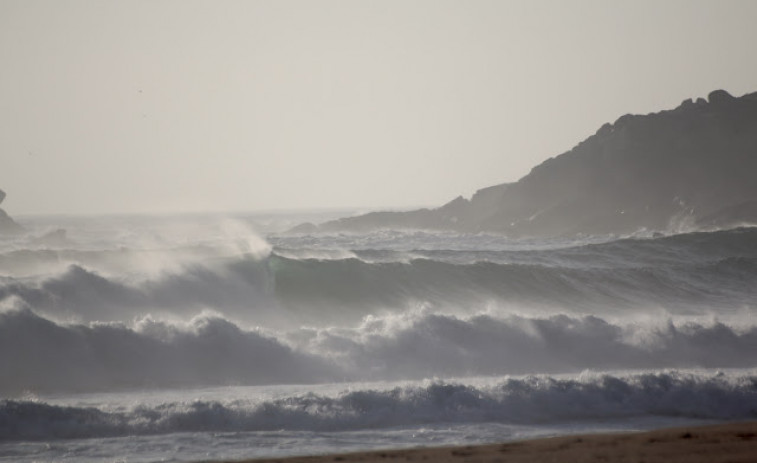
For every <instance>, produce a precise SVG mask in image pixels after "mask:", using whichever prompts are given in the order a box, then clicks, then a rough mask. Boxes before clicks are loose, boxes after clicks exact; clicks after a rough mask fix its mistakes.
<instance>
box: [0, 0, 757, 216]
mask: <svg viewBox="0 0 757 463" xmlns="http://www.w3.org/2000/svg"><path fill="white" fill-rule="evenodd" d="M756 20H757V1H752V0H746V1H722V0H718V1H715V0H713V1H693V0H681V1H671V0H665V1H663V0H654V1H639V0H633V1H631V0H629V1H624V2H613V1H608V0H599V1H566V0H559V1H541V2H540V1H533V0H530V1H476V0H464V1H440V0H429V1H421V0H402V1H390V0H380V1H357V0H346V1H315V0H304V1H282V0H275V1H274V0H272V1H191V0H177V1H161V0H151V1H106V0H91V1H75V0H66V1H59V0H49V1H34V0H20V1H8V0H0V63H2V68H0V188H2V189H4V190H5V191H6V192H7V193H8V197H7V198H6V200H5V202H4V203H3V207H4V208H5V209H6V211H8V212H9V213H10V214H25V213H55V212H59V213H100V212H114V213H121V212H166V211H225V210H229V211H245V210H271V209H288V208H311V207H319V208H337V207H363V208H373V207H408V206H416V205H441V204H442V203H444V202H446V201H448V200H451V199H452V198H454V197H455V196H457V195H460V194H462V195H465V196H469V195H470V194H472V193H473V192H474V191H475V190H477V189H478V188H482V187H486V186H489V185H493V184H497V183H502V182H506V181H514V180H517V179H518V178H520V177H522V176H523V175H525V174H526V173H528V171H529V170H530V168H531V167H533V166H534V165H536V164H538V163H539V162H541V161H543V160H544V159H546V158H548V157H551V156H555V155H558V154H560V153H562V152H564V151H567V150H569V149H570V148H572V147H573V146H574V145H575V144H577V143H578V142H579V141H581V140H583V139H584V138H586V137H587V136H589V135H591V134H592V133H594V132H595V131H596V130H597V129H598V128H599V127H600V126H601V125H602V124H603V123H604V122H608V121H614V120H615V119H617V118H618V117H620V116H621V115H623V114H625V113H648V112H654V111H658V110H662V109H668V108H672V107H674V106H677V105H678V104H679V103H680V102H681V101H682V100H683V99H685V98H689V97H698V96H706V95H707V93H709V92H710V91H711V90H713V89H716V88H724V89H726V90H728V91H729V92H731V93H732V94H734V95H737V96H740V95H742V94H744V93H748V92H753V91H757V59H756V58H755V56H756V55H755V53H757V52H755V45H757V27H755V21H756Z"/></svg>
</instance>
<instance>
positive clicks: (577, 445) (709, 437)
mask: <svg viewBox="0 0 757 463" xmlns="http://www.w3.org/2000/svg"><path fill="white" fill-rule="evenodd" d="M335 461H338V462H363V463H374V462H386V461H411V462H412V461H427V462H432V463H434V462H440V463H445V462H456V463H464V462H471V463H473V462H477V463H489V462H491V463H494V462H502V463H526V462H528V463H542V462H543V463H546V462H560V463H571V462H575V463H579V462H580V463H591V462H623V463H626V462H627V463H631V462H639V463H640V462H644V463H658V462H659V463H662V462H669V463H678V462H680V463H683V462H686V463H726V462H728V463H742V462H743V463H749V462H755V461H757V421H749V422H738V423H725V424H716V425H705V426H684V427H675V428H663V429H657V430H653V431H641V432H620V433H599V434H576V435H569V436H558V437H548V438H539V439H532V440H523V441H510V442H504V443H499V444H483V445H463V446H456V447H423V448H412V449H402V450H372V451H366V452H355V453H341V454H340V453H334V454H326V455H311V456H295V457H279V458H255V459H246V460H223V461H222V462H219V463H274V462H275V463H305V462H307V463H325V462H335Z"/></svg>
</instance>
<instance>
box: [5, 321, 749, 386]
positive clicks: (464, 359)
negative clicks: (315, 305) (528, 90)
mask: <svg viewBox="0 0 757 463" xmlns="http://www.w3.org/2000/svg"><path fill="white" fill-rule="evenodd" d="M756 366H757V326H754V325H748V326H739V327H732V326H729V325H726V324H724V323H719V322H709V323H695V322H693V321H688V322H687V321H677V322H674V321H668V322H667V323H660V322H655V321H651V322H647V323H641V322H633V323H611V322H609V321H607V320H604V319H601V318H598V317H595V316H584V317H574V316H568V315H556V316H551V317H544V318H526V317H518V316H509V317H495V316H492V315H487V314H479V315H475V316H471V317H457V316H452V315H441V314H435V313H425V312H424V311H422V310H421V311H418V312H414V313H404V314H401V315H386V316H383V317H378V316H370V317H367V318H366V320H365V321H364V322H363V323H362V324H361V325H359V326H357V327H354V328H337V327H331V328H322V329H316V328H306V327H305V328H298V329H295V330H290V331H286V332H266V331H263V330H260V329H245V328H242V327H240V326H238V325H236V324H234V323H232V322H230V321H228V320H226V319H223V318H221V317H220V316H218V315H213V314H202V315H199V316H197V317H195V318H193V319H192V320H190V321H189V322H168V321H161V320H155V319H152V318H149V317H147V318H143V319H140V320H138V321H136V322H134V323H132V324H131V325H125V324H121V323H101V322H98V323H90V324H58V323H55V322H53V321H51V320H49V319H46V318H43V317H41V316H39V315H37V314H35V313H34V312H32V311H31V310H28V309H13V310H6V311H4V312H0V371H2V372H3V377H2V381H0V393H2V394H4V395H6V396H19V395H22V394H24V393H27V392H32V393H49V392H65V391H69V392H70V391H76V392H87V391H107V390H127V389H145V388H171V387H200V386H224V385H265V384H313V383H323V382H341V381H359V380H361V381H365V380H369V381H374V380H406V379H423V378H429V377H463V376H471V375H473V376H498V375H507V374H529V373H570V372H579V371H582V370H585V369H605V370H618V369H649V368H747V367H756Z"/></svg>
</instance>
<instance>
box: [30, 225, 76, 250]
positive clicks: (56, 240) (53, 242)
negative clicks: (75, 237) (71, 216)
mask: <svg viewBox="0 0 757 463" xmlns="http://www.w3.org/2000/svg"><path fill="white" fill-rule="evenodd" d="M31 243H32V244H34V245H38V246H40V245H41V246H56V247H59V246H67V245H70V244H72V241H71V240H69V239H68V236H67V232H66V230H65V229H63V228H58V229H56V230H52V231H49V232H47V233H45V234H44V235H42V236H38V237H36V238H32V240H31Z"/></svg>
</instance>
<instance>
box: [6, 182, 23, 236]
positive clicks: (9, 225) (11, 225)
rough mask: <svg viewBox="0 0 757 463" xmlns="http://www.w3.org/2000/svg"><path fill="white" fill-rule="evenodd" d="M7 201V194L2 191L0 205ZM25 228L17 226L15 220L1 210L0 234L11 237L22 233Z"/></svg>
mask: <svg viewBox="0 0 757 463" xmlns="http://www.w3.org/2000/svg"><path fill="white" fill-rule="evenodd" d="M4 199H5V192H4V191H3V190H0V203H2V202H3V200H4ZM23 231H24V228H23V227H22V226H21V225H19V224H17V223H16V221H15V220H13V219H11V217H10V216H9V215H8V214H7V213H6V212H5V211H4V210H2V209H0V234H3V235H11V234H18V233H22V232H23Z"/></svg>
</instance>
